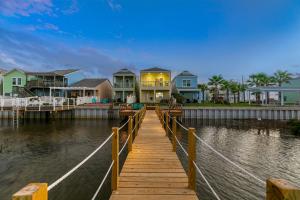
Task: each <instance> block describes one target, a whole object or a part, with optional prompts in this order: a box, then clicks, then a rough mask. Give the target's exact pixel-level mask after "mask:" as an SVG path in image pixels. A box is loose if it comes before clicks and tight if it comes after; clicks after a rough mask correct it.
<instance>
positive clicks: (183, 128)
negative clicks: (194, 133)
mask: <svg viewBox="0 0 300 200" xmlns="http://www.w3.org/2000/svg"><path fill="white" fill-rule="evenodd" d="M176 123H177V124H178V125H179V126H180V127H181V128H183V129H184V130H186V131H188V130H189V129H188V128H186V127H185V126H183V125H182V124H181V123H179V122H178V121H177V120H176Z"/></svg>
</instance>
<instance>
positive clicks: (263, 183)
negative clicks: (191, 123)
mask: <svg viewBox="0 0 300 200" xmlns="http://www.w3.org/2000/svg"><path fill="white" fill-rule="evenodd" d="M194 136H195V138H196V139H197V140H199V141H200V142H201V143H202V144H204V145H205V146H207V147H208V148H209V149H210V150H212V151H213V152H214V153H215V154H217V155H218V156H220V157H221V158H223V159H224V160H226V161H227V162H229V163H230V164H232V165H233V166H235V167H237V168H238V169H240V170H241V171H243V172H245V173H246V174H247V175H249V176H251V177H252V178H254V179H255V180H257V181H258V182H260V183H261V184H262V185H265V184H266V183H265V181H263V180H261V179H260V178H258V177H257V176H255V175H253V174H252V173H250V172H248V171H247V170H245V169H244V168H242V167H241V166H239V165H238V164H236V163H234V162H233V161H231V160H230V159H229V158H227V157H226V156H224V155H223V154H221V153H220V152H218V151H217V150H215V149H214V148H213V147H212V146H210V145H209V144H207V143H206V142H205V141H204V140H202V139H201V138H200V137H199V136H198V135H196V134H194Z"/></svg>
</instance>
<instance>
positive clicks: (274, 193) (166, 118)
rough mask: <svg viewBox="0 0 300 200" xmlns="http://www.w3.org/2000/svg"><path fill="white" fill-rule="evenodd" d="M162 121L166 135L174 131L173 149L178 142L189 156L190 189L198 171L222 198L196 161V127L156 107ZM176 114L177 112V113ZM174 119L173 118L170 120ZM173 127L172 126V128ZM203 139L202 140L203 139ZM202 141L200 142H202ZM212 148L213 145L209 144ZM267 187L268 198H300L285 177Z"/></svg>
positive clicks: (271, 182)
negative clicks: (183, 136)
mask: <svg viewBox="0 0 300 200" xmlns="http://www.w3.org/2000/svg"><path fill="white" fill-rule="evenodd" d="M155 111H156V113H157V115H158V117H159V119H160V122H161V124H162V127H163V128H164V129H165V131H166V135H169V133H170V132H171V133H172V136H171V140H172V145H173V151H176V146H177V143H178V145H179V146H180V147H181V150H182V151H183V152H184V153H185V155H186V156H187V158H188V187H189V188H190V189H193V190H196V172H197V171H198V172H199V174H200V175H201V176H202V178H203V179H204V180H205V182H206V184H207V185H208V186H209V188H210V189H211V191H212V193H213V194H214V195H215V197H216V199H220V197H219V196H218V195H217V194H216V192H215V191H214V189H213V188H212V187H211V185H210V184H209V182H208V181H207V180H206V179H205V177H204V175H203V174H202V172H201V171H200V168H199V167H197V165H196V164H195V163H196V149H197V147H196V141H197V140H199V139H200V138H199V137H198V136H196V131H195V129H194V128H186V127H184V126H183V125H182V124H179V123H178V121H177V119H176V116H172V111H169V110H162V109H160V107H156V109H155ZM175 115H176V113H175ZM170 119H172V120H170ZM171 122H172V123H171ZM177 125H180V126H181V128H183V129H184V130H185V131H186V132H187V134H188V148H187V149H188V150H187V151H186V150H185V149H184V148H183V146H182V145H181V144H180V142H179V141H178V139H177V137H176V133H177ZM171 127H172V128H171ZM201 141H202V140H201ZM201 141H200V142H201ZM209 147H210V148H211V149H212V147H211V146H209ZM214 151H215V150H214ZM215 153H217V154H219V155H220V156H223V155H222V154H221V153H219V152H217V151H215ZM223 158H225V159H227V161H229V162H230V163H231V164H233V165H234V166H235V167H238V168H239V169H240V170H241V171H243V172H245V173H246V174H248V175H250V176H251V177H252V178H255V179H257V181H258V182H263V181H260V179H258V178H257V177H256V176H254V175H252V174H251V173H250V172H248V171H246V170H244V169H243V168H241V167H240V166H238V165H236V164H235V163H233V162H232V161H230V160H229V159H228V158H226V157H225V156H223ZM263 183H264V185H265V187H266V200H300V188H299V187H297V186H295V185H292V184H291V183H289V182H288V181H286V180H283V179H274V178H269V179H267V180H266V182H263Z"/></svg>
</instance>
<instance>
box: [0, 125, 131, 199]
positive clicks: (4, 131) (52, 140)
mask: <svg viewBox="0 0 300 200" xmlns="http://www.w3.org/2000/svg"><path fill="white" fill-rule="evenodd" d="M119 123H120V122H119V121H111V120H110V121H109V120H81V121H79V120H74V121H72V120H69V121H68V120H66V121H51V122H45V121H35V122H34V121H33V122H25V124H24V125H22V126H20V127H19V129H14V128H12V127H11V126H10V125H9V121H6V122H5V121H2V122H1V125H2V126H1V128H0V197H1V198H0V199H1V200H2V199H11V194H13V193H14V192H16V191H18V190H19V189H20V188H22V187H23V186H25V185H26V184H28V183H30V182H47V183H52V182H54V181H55V180H56V179H57V178H59V177H60V176H62V175H63V174H64V173H66V172H67V171H68V170H70V169H71V168H72V167H74V166H75V165H76V164H78V163H79V162H80V161H81V160H82V159H84V158H85V157H86V156H87V155H88V154H90V153H91V152H92V151H93V150H94V149H95V148H96V147H97V146H98V145H99V144H101V143H102V142H103V141H104V140H105V139H106V138H107V137H108V136H109V135H110V134H111V127H112V126H119ZM125 140H126V135H125V136H124V135H122V134H121V143H122V141H125ZM122 159H123V160H124V158H121V160H122ZM110 162H111V143H110V142H109V143H108V144H107V145H105V146H104V148H103V149H101V150H100V151H99V152H98V153H96V155H95V156H94V157H92V158H91V159H90V160H89V161H88V162H87V163H86V164H85V165H83V166H82V167H81V168H79V170H77V171H76V172H74V174H73V175H71V176H70V177H69V178H67V179H66V180H65V181H63V182H62V183H61V184H59V185H58V186H56V187H55V188H54V189H53V190H51V191H50V193H49V194H50V199H59V200H64V199H72V200H82V199H91V197H92V196H93V194H94V192H95V191H96V189H97V187H98V186H99V184H100V182H101V180H102V178H103V176H104V174H105V173H106V171H107V169H108V168H109V165H110ZM109 187H110V183H109V181H107V183H106V184H105V185H104V188H103V190H102V193H103V191H109ZM108 196H109V194H105V193H103V194H102V197H104V199H106V198H107V197H108Z"/></svg>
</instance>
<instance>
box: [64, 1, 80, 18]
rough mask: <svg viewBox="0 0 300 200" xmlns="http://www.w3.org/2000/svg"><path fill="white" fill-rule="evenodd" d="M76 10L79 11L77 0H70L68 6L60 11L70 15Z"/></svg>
mask: <svg viewBox="0 0 300 200" xmlns="http://www.w3.org/2000/svg"><path fill="white" fill-rule="evenodd" d="M78 11H79V7H78V2H77V0H71V4H70V6H69V8H67V9H65V10H63V11H62V13H63V14H65V15H71V14H73V13H76V12H78Z"/></svg>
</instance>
